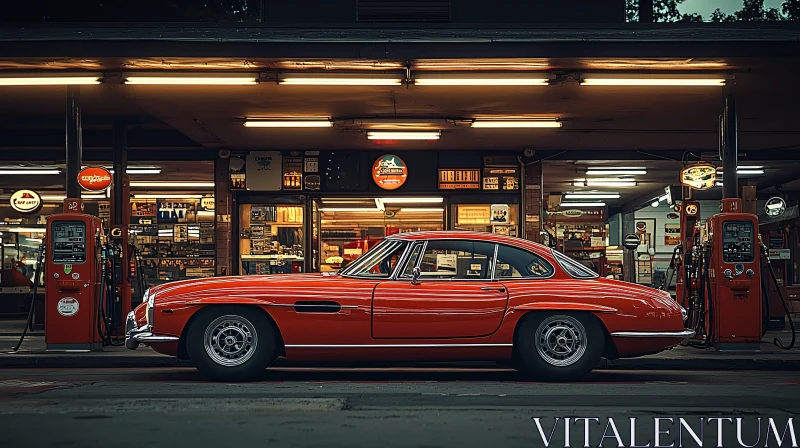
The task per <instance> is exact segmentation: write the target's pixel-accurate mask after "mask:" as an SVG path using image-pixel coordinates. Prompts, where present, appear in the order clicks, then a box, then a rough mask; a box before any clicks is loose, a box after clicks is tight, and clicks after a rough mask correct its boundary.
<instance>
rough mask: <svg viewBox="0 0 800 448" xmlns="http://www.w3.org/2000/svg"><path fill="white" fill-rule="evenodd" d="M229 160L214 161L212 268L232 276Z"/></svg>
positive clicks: (218, 159)
mask: <svg viewBox="0 0 800 448" xmlns="http://www.w3.org/2000/svg"><path fill="white" fill-rule="evenodd" d="M229 160H230V159H220V158H217V159H214V244H215V245H216V257H215V260H214V266H215V270H216V273H217V275H232V274H233V272H232V271H231V269H232V264H233V263H232V261H233V260H232V256H233V252H232V248H233V241H232V237H233V234H232V229H231V180H230V169H229Z"/></svg>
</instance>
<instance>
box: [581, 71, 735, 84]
mask: <svg viewBox="0 0 800 448" xmlns="http://www.w3.org/2000/svg"><path fill="white" fill-rule="evenodd" d="M725 82H726V79H725V77H724V76H720V75H702V74H697V75H687V74H678V75H657V74H641V75H623V74H586V75H584V76H583V79H581V85H582V86H675V87H692V86H696V87H704V86H706V87H707V86H717V87H721V86H724V85H725Z"/></svg>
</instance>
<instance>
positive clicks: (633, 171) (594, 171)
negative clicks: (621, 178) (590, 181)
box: [586, 168, 647, 176]
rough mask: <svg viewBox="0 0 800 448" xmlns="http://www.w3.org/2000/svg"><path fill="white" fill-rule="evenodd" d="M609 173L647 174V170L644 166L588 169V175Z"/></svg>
mask: <svg viewBox="0 0 800 448" xmlns="http://www.w3.org/2000/svg"><path fill="white" fill-rule="evenodd" d="M609 174H615V175H634V174H647V170H646V169H644V168H639V169H623V168H619V169H598V168H589V169H588V170H586V175H587V176H606V175H609Z"/></svg>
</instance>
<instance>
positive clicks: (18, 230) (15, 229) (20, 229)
mask: <svg viewBox="0 0 800 448" xmlns="http://www.w3.org/2000/svg"><path fill="white" fill-rule="evenodd" d="M2 230H3V231H4V232H12V233H45V232H46V231H47V229H46V228H45V227H12V226H9V227H7V228H5V229H2Z"/></svg>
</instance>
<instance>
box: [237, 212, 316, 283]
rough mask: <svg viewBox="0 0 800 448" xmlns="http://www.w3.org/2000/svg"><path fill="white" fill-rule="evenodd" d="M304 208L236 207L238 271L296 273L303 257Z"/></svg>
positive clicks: (246, 272)
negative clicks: (238, 229) (237, 212)
mask: <svg viewBox="0 0 800 448" xmlns="http://www.w3.org/2000/svg"><path fill="white" fill-rule="evenodd" d="M303 215H304V207H302V206H299V205H298V206H294V205H271V204H242V205H240V206H239V228H240V231H239V263H240V264H239V270H240V273H242V274H251V275H252V274H270V273H275V272H298V270H299V269H302V265H303V260H304V257H305V247H304V245H305V240H304V222H303Z"/></svg>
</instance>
